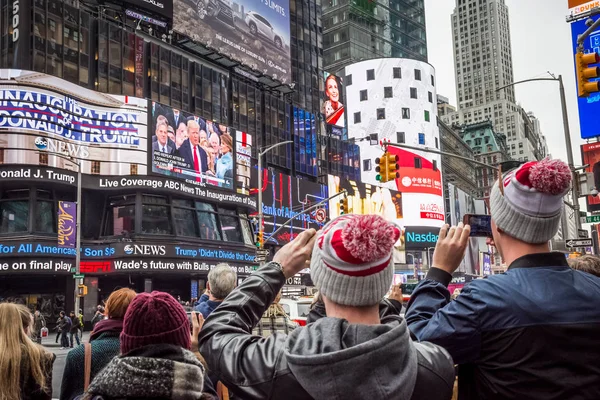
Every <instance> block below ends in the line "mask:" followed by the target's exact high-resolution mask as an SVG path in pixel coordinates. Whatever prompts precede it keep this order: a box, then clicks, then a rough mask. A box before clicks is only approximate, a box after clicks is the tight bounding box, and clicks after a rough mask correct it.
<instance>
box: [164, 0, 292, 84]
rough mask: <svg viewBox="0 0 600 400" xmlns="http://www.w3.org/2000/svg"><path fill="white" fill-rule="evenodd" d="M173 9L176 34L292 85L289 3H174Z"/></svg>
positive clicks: (188, 0) (258, 0)
mask: <svg viewBox="0 0 600 400" xmlns="http://www.w3.org/2000/svg"><path fill="white" fill-rule="evenodd" d="M173 6H174V10H173V30H175V31H176V32H179V33H181V34H183V35H185V36H188V37H189V38H191V39H192V40H193V41H195V42H198V43H201V44H203V45H206V46H207V47H209V48H211V49H215V50H216V51H218V52H219V53H221V54H223V55H225V56H227V57H229V58H231V59H233V60H236V61H239V62H240V63H242V64H244V65H246V66H248V67H250V68H252V69H254V70H256V71H259V72H261V73H263V74H265V75H269V76H272V77H273V78H274V79H277V80H278V81H280V82H283V83H289V82H290V80H291V75H292V73H291V62H290V8H289V0H268V1H266V0H175V2H174V4H173Z"/></svg>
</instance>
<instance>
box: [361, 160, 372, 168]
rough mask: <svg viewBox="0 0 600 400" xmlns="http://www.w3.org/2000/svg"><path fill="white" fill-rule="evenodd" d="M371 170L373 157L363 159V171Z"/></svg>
mask: <svg viewBox="0 0 600 400" xmlns="http://www.w3.org/2000/svg"><path fill="white" fill-rule="evenodd" d="M370 170H371V159H366V160H363V171H370Z"/></svg>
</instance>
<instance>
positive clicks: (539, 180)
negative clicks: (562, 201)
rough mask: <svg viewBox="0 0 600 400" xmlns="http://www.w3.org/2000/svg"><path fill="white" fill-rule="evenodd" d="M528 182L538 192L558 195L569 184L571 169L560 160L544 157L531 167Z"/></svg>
mask: <svg viewBox="0 0 600 400" xmlns="http://www.w3.org/2000/svg"><path fill="white" fill-rule="evenodd" d="M529 182H531V186H532V187H533V188H534V189H536V190H537V191H538V192H542V193H548V194H552V195H559V194H562V193H564V192H565V191H566V190H567V189H568V188H569V186H570V185H571V170H570V169H569V166H568V165H567V164H565V163H564V162H562V161H561V160H550V159H549V158H545V159H543V160H542V161H540V162H538V163H535V164H534V165H533V166H532V167H531V169H530V171H529Z"/></svg>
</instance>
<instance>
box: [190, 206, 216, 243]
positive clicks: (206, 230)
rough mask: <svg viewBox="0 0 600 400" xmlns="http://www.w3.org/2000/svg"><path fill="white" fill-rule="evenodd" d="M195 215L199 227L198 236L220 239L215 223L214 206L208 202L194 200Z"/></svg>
mask: <svg viewBox="0 0 600 400" xmlns="http://www.w3.org/2000/svg"><path fill="white" fill-rule="evenodd" d="M196 216H197V219H198V227H199V228H200V238H201V239H208V240H221V232H220V230H219V226H218V225H217V213H216V210H215V206H213V205H212V204H208V203H202V202H199V201H197V202H196Z"/></svg>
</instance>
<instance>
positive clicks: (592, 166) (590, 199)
mask: <svg viewBox="0 0 600 400" xmlns="http://www.w3.org/2000/svg"><path fill="white" fill-rule="evenodd" d="M581 160H582V162H583V164H584V165H586V164H587V165H588V167H587V168H586V172H591V173H593V174H594V183H593V184H592V185H593V186H595V187H596V189H599V190H600V143H588V144H583V145H581ZM588 185H589V187H591V186H592V185H590V184H589V183H588ZM587 209H588V211H590V212H598V211H600V195H597V196H587Z"/></svg>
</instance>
